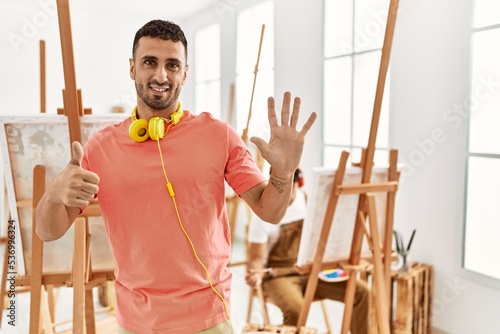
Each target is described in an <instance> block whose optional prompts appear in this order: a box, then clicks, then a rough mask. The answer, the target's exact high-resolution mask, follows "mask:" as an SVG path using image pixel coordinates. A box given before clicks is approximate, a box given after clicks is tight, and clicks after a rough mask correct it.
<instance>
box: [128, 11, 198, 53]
mask: <svg viewBox="0 0 500 334" xmlns="http://www.w3.org/2000/svg"><path fill="white" fill-rule="evenodd" d="M141 37H154V38H160V39H163V40H165V41H168V40H171V41H174V42H182V45H184V54H185V55H186V62H187V56H188V45H187V40H186V36H184V32H183V31H182V29H181V27H179V26H178V25H177V24H175V23H173V22H171V21H165V20H152V21H149V22H148V23H146V24H145V25H143V26H142V27H141V28H140V29H139V30H137V32H136V33H135V37H134V45H133V46H132V58H135V52H136V51H137V44H138V43H139V39H141Z"/></svg>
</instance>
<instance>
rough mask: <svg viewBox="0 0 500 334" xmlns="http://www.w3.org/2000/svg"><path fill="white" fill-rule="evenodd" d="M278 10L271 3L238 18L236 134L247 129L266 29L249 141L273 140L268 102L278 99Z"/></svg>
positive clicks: (244, 13) (250, 8)
mask: <svg viewBox="0 0 500 334" xmlns="http://www.w3.org/2000/svg"><path fill="white" fill-rule="evenodd" d="M273 17H274V8H273V3H272V2H271V1H264V2H260V3H259V4H258V5H255V6H252V7H249V8H246V9H244V10H242V11H240V12H239V13H238V16H237V28H236V29H237V32H236V34H237V39H236V40H237V43H236V130H237V131H238V133H243V130H244V129H245V128H246V127H247V120H248V114H249V110H250V100H251V96H252V87H253V82H254V72H255V66H256V63H257V55H258V51H259V44H260V38H261V33H262V25H265V29H264V37H263V42H262V48H261V53H260V61H259V68H258V72H257V82H256V85H255V93H254V98H253V106H252V116H251V121H250V124H249V126H248V130H249V133H248V137H249V138H250V137H251V136H259V137H261V138H263V139H264V140H267V139H268V138H269V122H268V117H267V98H268V97H269V96H273V95H274V48H273V45H274V27H273V21H274V19H273Z"/></svg>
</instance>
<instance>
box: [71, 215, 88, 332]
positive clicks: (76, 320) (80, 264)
mask: <svg viewBox="0 0 500 334" xmlns="http://www.w3.org/2000/svg"><path fill="white" fill-rule="evenodd" d="M73 225H74V227H75V231H74V233H75V236H74V240H75V245H74V253H73V275H72V276H73V333H74V334H84V333H85V264H86V261H85V254H86V242H85V236H86V235H87V232H86V224H85V220H84V219H82V218H77V219H76V220H75V222H74V224H73Z"/></svg>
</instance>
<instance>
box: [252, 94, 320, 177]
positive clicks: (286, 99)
mask: <svg viewBox="0 0 500 334" xmlns="http://www.w3.org/2000/svg"><path fill="white" fill-rule="evenodd" d="M291 99H292V95H291V94H290V92H285V94H284V95H283V104H282V106H281V124H279V123H278V117H277V115H276V109H275V103H274V98H273V97H270V98H269V99H268V100H267V108H268V118H269V125H270V127H271V138H270V139H269V143H266V142H265V141H264V140H263V139H261V138H258V137H252V138H250V141H251V142H252V143H254V144H255V145H256V146H257V147H258V148H259V150H260V151H261V154H262V157H263V158H264V159H266V160H267V162H269V164H270V165H271V167H272V171H273V174H275V175H277V176H280V175H290V174H293V172H294V171H295V169H296V168H297V167H298V166H299V163H300V158H301V156H302V151H303V148H304V142H305V136H306V134H307V132H308V131H309V129H310V128H311V127H312V125H313V124H314V122H315V120H316V117H317V115H316V113H315V112H313V113H311V115H310V116H309V118H308V119H307V121H306V123H305V124H304V125H303V126H302V129H301V130H300V131H299V130H297V123H298V120H299V114H300V98H299V97H295V98H294V100H293V105H291ZM290 110H291V112H290Z"/></svg>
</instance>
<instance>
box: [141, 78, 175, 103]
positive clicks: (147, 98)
mask: <svg viewBox="0 0 500 334" xmlns="http://www.w3.org/2000/svg"><path fill="white" fill-rule="evenodd" d="M150 84H151V83H147V85H146V86H149V85H150ZM155 84H157V83H155ZM168 89H169V90H168V92H167V94H168V93H170V96H168V95H167V98H166V99H165V98H164V97H163V96H155V95H148V94H147V88H146V87H145V85H143V84H138V83H137V82H136V83H135V90H136V91H137V96H138V97H139V98H140V99H141V100H142V101H143V102H144V103H145V104H146V105H147V106H148V107H150V108H151V109H154V110H163V109H167V108H168V107H170V106H172V105H173V104H174V103H175V102H176V101H177V99H178V98H179V95H180V93H181V89H180V87H177V88H176V89H174V90H172V87H171V86H170V85H168Z"/></svg>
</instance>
